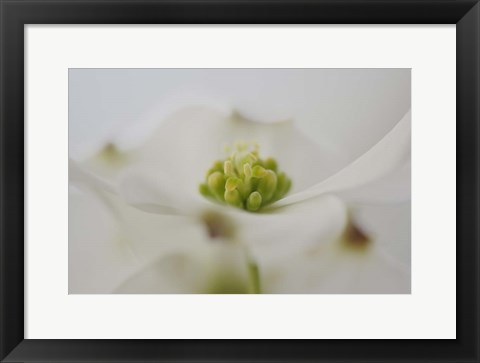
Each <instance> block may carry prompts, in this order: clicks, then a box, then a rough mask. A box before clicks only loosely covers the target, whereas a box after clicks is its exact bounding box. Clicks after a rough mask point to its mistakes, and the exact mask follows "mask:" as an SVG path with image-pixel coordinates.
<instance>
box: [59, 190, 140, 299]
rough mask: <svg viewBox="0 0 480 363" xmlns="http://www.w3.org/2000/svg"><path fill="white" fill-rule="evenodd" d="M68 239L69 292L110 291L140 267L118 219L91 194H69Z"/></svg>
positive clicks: (92, 292)
mask: <svg viewBox="0 0 480 363" xmlns="http://www.w3.org/2000/svg"><path fill="white" fill-rule="evenodd" d="M68 239H69V242H68V254H69V261H68V290H69V293H70V294H94V293H109V292H110V291H111V289H112V288H113V287H115V286H116V285H117V284H118V283H119V282H120V281H122V280H123V279H124V278H126V277H127V276H128V275H129V274H130V273H132V272H133V271H135V269H136V268H137V265H138V264H137V261H136V259H135V258H134V257H133V255H132V252H131V251H130V249H129V247H128V246H127V245H126V244H125V241H124V240H123V239H122V236H121V235H120V234H118V230H117V229H116V221H115V220H114V219H113V218H112V215H111V214H110V213H109V211H108V210H106V209H105V208H104V206H103V205H102V203H101V202H99V201H98V200H97V199H95V198H94V197H93V196H91V195H88V194H84V193H79V192H71V193H70V195H69V226H68Z"/></svg>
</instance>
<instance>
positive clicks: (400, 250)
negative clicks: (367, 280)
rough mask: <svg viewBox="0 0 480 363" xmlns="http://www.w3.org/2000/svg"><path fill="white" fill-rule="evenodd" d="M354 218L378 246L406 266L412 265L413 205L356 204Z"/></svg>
mask: <svg viewBox="0 0 480 363" xmlns="http://www.w3.org/2000/svg"><path fill="white" fill-rule="evenodd" d="M352 208H353V210H352V213H353V217H354V219H355V221H356V223H357V224H358V226H359V227H360V229H361V230H362V231H365V232H366V233H367V234H368V235H369V236H370V237H371V238H372V239H373V240H374V241H375V243H376V244H377V245H379V246H381V247H382V248H383V249H384V250H385V251H386V252H387V253H388V254H389V255H391V256H392V257H394V258H396V259H397V260H399V261H400V262H402V263H403V264H405V265H406V266H410V265H411V219H412V214H411V203H410V202H409V201H407V202H404V203H391V204H355V205H354V206H353V207H352Z"/></svg>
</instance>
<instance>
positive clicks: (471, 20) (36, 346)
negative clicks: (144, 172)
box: [0, 0, 480, 362]
mask: <svg viewBox="0 0 480 363" xmlns="http://www.w3.org/2000/svg"><path fill="white" fill-rule="evenodd" d="M0 11H1V92H0V93H1V101H0V102H1V104H0V109H1V123H0V136H1V164H0V165H1V171H0V175H1V182H0V201H1V241H0V242H1V246H0V247H1V270H0V271H1V279H0V282H1V295H0V308H1V310H0V343H1V346H0V359H1V360H2V362H60V361H65V362H74V361H75V362H93V361H102V362H114V361H117V362H127V361H128V362H153V361H158V362H167V361H171V362H200V361H202V362H209V361H215V362H218V361H222V362H224V361H225V362H281V361H289V362H304V361H305V362H306V361H308V362H351V361H358V362H414V361H415V362H447V361H448V362H480V353H479V352H480V349H479V348H480V346H479V334H478V332H479V305H478V302H479V291H480V290H479V248H478V247H479V238H478V223H477V221H478V219H479V215H478V197H479V192H478V191H479V178H478V172H479V167H478V160H479V144H478V140H479V134H478V132H479V121H480V120H479V115H480V108H479V98H480V93H479V87H480V82H479V77H480V56H479V54H480V47H479V44H480V5H479V3H478V0H458V1H455V0H433V1H432V0H426V1H422V0H405V1H397V0H395V1H388V0H358V1H352V0H342V1H331V0H327V1H321V0H320V1H311V0H310V1H309V0H299V1H295V0H278V1H266V0H235V1H230V0H223V1H218V0H198V1H192V0H187V1H184V0H174V1H173V0H168V1H160V0H138V1H135V0H111V1H109V0H98V1H89V0H76V1H69V0H47V1H40V0H24V1H22V0H0ZM162 23H165V24H167V23H168V24H176V23H187V24H229V23H231V24H322V23H323V24H456V29H457V32H456V41H457V43H456V44H457V45H456V47H457V49H456V60H457V70H456V75H457V86H456V87H457V96H456V97H457V98H456V101H457V120H456V122H457V339H454V340H30V339H24V322H25V321H24V319H25V317H24V298H25V295H24V237H25V234H24V233H25V232H24V202H25V195H24V180H25V179H24V178H25V177H28V175H25V173H24V147H25V145H24V132H25V129H24V91H25V90H24V55H25V54H24V26H25V25H26V24H162ZM438 318H439V319H442V317H441V316H439V317H438Z"/></svg>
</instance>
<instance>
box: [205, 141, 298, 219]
mask: <svg viewBox="0 0 480 363" xmlns="http://www.w3.org/2000/svg"><path fill="white" fill-rule="evenodd" d="M258 149H259V148H258V146H257V145H254V144H248V143H244V142H242V143H237V144H236V148H235V150H234V151H233V152H232V153H231V154H230V156H229V157H228V158H227V159H226V160H224V161H220V160H217V161H215V162H214V163H213V165H212V167H211V168H210V169H209V170H208V171H207V174H206V178H205V182H204V183H202V184H200V187H199V190H200V193H201V194H202V195H203V196H205V197H207V198H209V199H213V200H215V201H217V202H221V203H225V204H229V205H232V206H234V207H237V208H241V209H245V210H247V211H250V212H257V211H259V210H260V209H261V208H262V207H265V206H267V205H269V204H271V203H273V202H275V201H277V200H279V199H281V198H282V197H283V196H284V195H285V194H287V193H288V191H289V190H290V187H291V185H292V181H291V180H290V178H289V177H288V176H287V175H286V174H285V173H284V172H281V171H279V170H278V164H277V161H276V160H275V159H273V158H267V159H261V158H260V156H259V154H258Z"/></svg>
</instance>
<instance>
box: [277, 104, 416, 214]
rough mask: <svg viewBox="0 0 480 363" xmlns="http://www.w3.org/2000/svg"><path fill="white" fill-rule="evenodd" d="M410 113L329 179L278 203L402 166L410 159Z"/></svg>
mask: <svg viewBox="0 0 480 363" xmlns="http://www.w3.org/2000/svg"><path fill="white" fill-rule="evenodd" d="M410 134H411V122H410V112H408V113H407V114H406V115H405V116H404V117H403V118H402V120H401V121H400V122H399V123H398V124H397V125H396V126H395V127H394V128H393V130H392V131H390V132H389V133H388V134H387V135H386V136H385V137H384V138H383V139H382V140H381V141H380V142H378V143H377V144H376V145H375V146H373V147H372V148H371V149H370V150H369V151H368V152H366V153H365V154H364V155H362V156H361V157H360V158H358V159H357V160H356V161H354V162H353V163H352V164H350V165H349V166H347V167H346V168H344V169H342V170H341V171H339V172H338V173H336V174H335V175H333V176H331V177H330V178H328V179H327V180H325V181H323V182H321V183H319V184H317V185H315V186H313V187H311V188H309V189H308V190H306V191H304V192H300V193H297V194H294V195H291V196H290V197H287V198H284V199H283V200H281V201H279V202H277V205H278V206H281V205H286V204H291V203H296V202H299V201H302V200H305V199H308V198H313V197H316V196H318V195H321V194H323V193H328V192H335V191H340V192H341V191H346V190H349V189H353V188H358V187H361V186H364V185H366V184H368V183H372V182H375V181H377V180H378V179H380V178H383V177H385V176H386V175H388V174H389V173H391V172H393V171H395V170H396V169H397V168H400V167H402V166H403V165H405V163H406V162H408V160H409V158H410V142H411V135H410Z"/></svg>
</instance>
